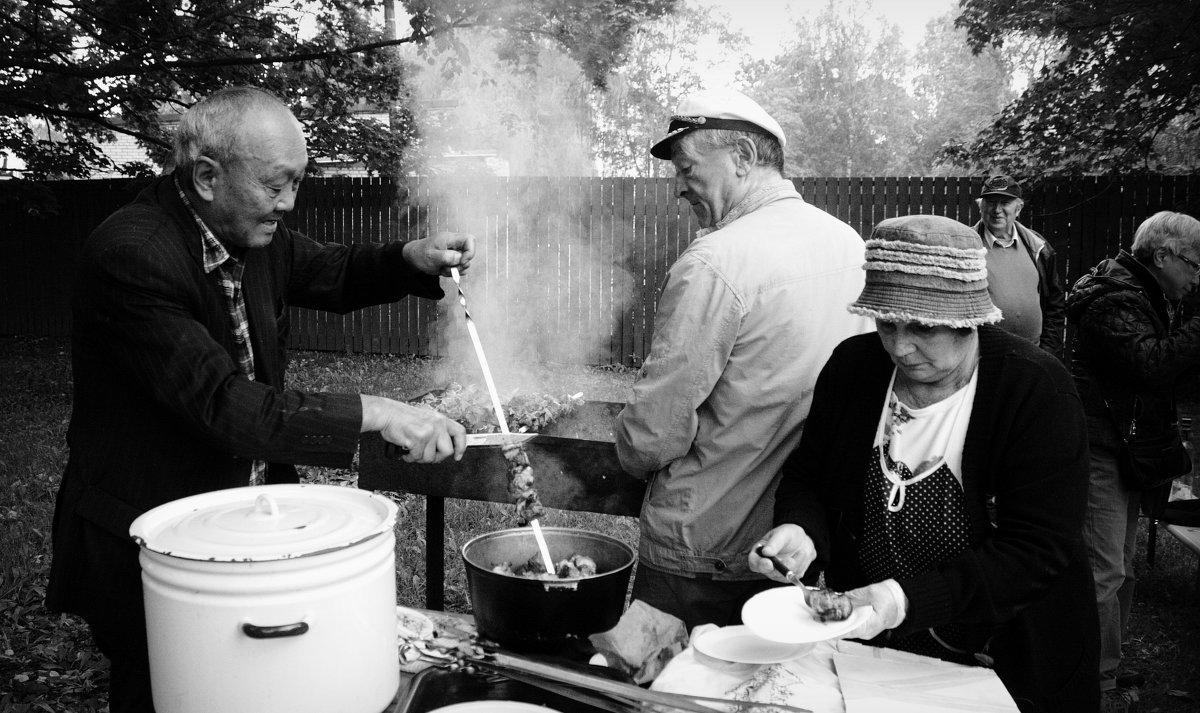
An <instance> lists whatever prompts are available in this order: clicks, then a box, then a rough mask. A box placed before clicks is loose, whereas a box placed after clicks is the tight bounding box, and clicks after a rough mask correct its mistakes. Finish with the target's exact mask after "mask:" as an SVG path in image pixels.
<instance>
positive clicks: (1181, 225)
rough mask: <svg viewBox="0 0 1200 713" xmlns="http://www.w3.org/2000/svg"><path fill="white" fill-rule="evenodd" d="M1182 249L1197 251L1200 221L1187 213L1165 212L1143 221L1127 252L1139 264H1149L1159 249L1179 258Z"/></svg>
mask: <svg viewBox="0 0 1200 713" xmlns="http://www.w3.org/2000/svg"><path fill="white" fill-rule="evenodd" d="M1185 247H1190V248H1192V249H1193V250H1200V220H1196V219H1195V218H1193V217H1192V216H1190V215H1188V214H1186V213H1174V212H1172V211H1169V210H1164V211H1159V212H1158V213H1155V214H1154V215H1152V216H1150V217H1149V218H1147V219H1145V220H1143V221H1142V224H1141V225H1139V226H1138V228H1137V231H1136V232H1135V233H1134V234H1133V246H1132V247H1131V248H1130V251H1131V252H1132V253H1133V257H1134V258H1135V259H1137V261H1138V262H1140V263H1143V264H1149V263H1150V260H1151V259H1152V257H1153V256H1154V251H1155V250H1158V249H1159V248H1166V249H1167V251H1168V252H1170V253H1171V254H1172V255H1178V254H1179V251H1180V250H1182V249H1183V248H1185Z"/></svg>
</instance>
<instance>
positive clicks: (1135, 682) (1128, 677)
mask: <svg viewBox="0 0 1200 713" xmlns="http://www.w3.org/2000/svg"><path fill="white" fill-rule="evenodd" d="M1145 685H1146V677H1145V676H1144V675H1142V673H1141V672H1140V671H1124V672H1121V673H1118V674H1117V688H1143V687H1144V686H1145Z"/></svg>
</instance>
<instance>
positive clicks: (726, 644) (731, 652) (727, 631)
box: [692, 626, 813, 663]
mask: <svg viewBox="0 0 1200 713" xmlns="http://www.w3.org/2000/svg"><path fill="white" fill-rule="evenodd" d="M692 645H693V646H695V647H696V650H697V651H699V652H700V653H702V654H704V655H706V656H712V657H713V658H715V659H721V660H722V661H733V662H734V663H780V662H783V661H791V660H792V659H794V658H799V657H800V656H803V655H804V654H806V653H808V652H809V651H812V648H813V645H812V644H781V643H779V642H778V641H768V640H766V639H764V638H762V637H760V636H755V634H754V632H752V631H750V629H749V628H748V627H745V626H726V627H722V628H720V629H713V630H712V631H706V632H704V633H703V634H701V635H700V636H698V637H696V640H695V641H694V642H692Z"/></svg>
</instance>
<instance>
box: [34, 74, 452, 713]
mask: <svg viewBox="0 0 1200 713" xmlns="http://www.w3.org/2000/svg"><path fill="white" fill-rule="evenodd" d="M301 128H302V127H301V126H300V123H299V122H298V121H296V119H295V118H294V117H293V116H292V114H291V112H290V111H289V110H288V108H287V107H286V106H285V105H284V104H282V103H281V102H280V101H279V100H278V99H276V98H275V97H273V96H271V95H269V94H267V93H266V92H262V91H260V90H257V89H254V88H250V87H235V88H231V89H225V90H221V91H219V92H217V93H216V94H214V95H212V96H210V97H208V98H206V99H205V100H203V101H201V102H199V103H198V104H197V105H196V106H194V107H192V109H190V110H189V111H188V113H187V114H185V115H184V116H183V118H182V120H181V121H180V127H179V129H178V131H177V133H176V169H175V170H174V171H173V172H172V173H170V174H167V175H165V176H162V177H160V178H158V179H156V180H155V181H154V182H152V183H151V184H150V185H149V186H148V187H146V189H145V190H143V191H142V193H141V194H140V195H139V196H138V197H137V199H136V200H135V201H134V202H133V203H131V204H129V205H127V206H125V207H123V208H121V209H120V210H118V211H117V212H116V213H114V214H113V215H112V216H111V217H110V218H109V219H108V220H106V221H105V222H104V223H103V224H102V225H101V226H100V227H99V228H97V229H96V231H95V232H94V233H93V234H92V235H91V236H90V237H89V239H88V241H87V243H86V245H85V247H84V251H83V258H82V266H81V269H80V273H79V278H78V280H77V283H76V286H75V292H74V295H73V311H72V314H73V326H72V335H71V359H72V366H73V376H74V381H75V394H74V404H73V406H74V408H73V413H72V414H71V424H70V427H69V429H68V431H67V444H68V445H69V446H70V449H71V454H70V459H69V460H68V462H67V468H66V473H65V474H64V475H63V480H62V485H61V487H60V489H59V492H58V505H57V509H56V511H55V515H54V559H53V562H52V566H51V571H50V583H49V587H48V590H47V601H46V603H47V605H48V606H49V607H50V608H51V609H53V610H56V611H64V612H71V613H74V614H78V615H80V616H82V617H83V618H84V619H85V620H86V621H87V623H88V624H89V626H90V627H91V630H92V635H93V637H94V638H95V639H96V643H97V644H98V645H99V647H100V650H101V651H103V652H104V654H105V655H106V656H108V658H109V659H110V660H111V663H112V667H111V672H110V681H111V684H110V700H109V708H110V710H111V711H112V712H113V713H125V712H127V711H139V712H144V711H152V710H153V703H152V701H151V690H150V674H149V663H148V660H147V650H146V628H145V618H144V616H143V611H142V606H143V605H142V584H141V577H140V568H139V564H138V548H137V546H136V545H135V544H134V543H133V541H132V540H131V539H130V537H129V526H130V524H131V523H132V522H133V520H134V519H135V518H136V517H138V516H139V515H140V514H142V513H144V512H146V511H147V510H150V509H151V508H153V507H155V506H157V505H160V504H162V503H165V502H168V501H171V500H175V499H178V498H182V497H185V496H189V495H195V494H199V493H203V492H207V491H212V490H218V489H224V488H233V487H238V486H243V485H249V484H259V483H281V482H282V483H286V482H296V481H297V479H298V476H297V472H296V469H295V468H294V467H293V464H298V463H304V464H309V465H325V466H338V467H346V466H349V465H350V463H351V459H352V457H353V455H354V452H355V449H356V448H357V444H358V435H359V433H360V432H364V431H378V432H380V435H381V436H382V437H383V438H384V439H385V440H387V441H390V442H393V443H396V444H397V445H400V446H403V447H406V448H408V450H409V453H410V454H411V455H410V456H409V458H411V459H412V460H420V461H428V462H432V461H437V460H442V459H444V458H447V457H450V456H451V455H453V456H454V457H456V458H461V457H462V453H463V448H464V447H465V445H466V443H465V436H464V431H463V428H462V427H461V426H460V425H458V424H457V423H455V422H453V421H451V420H450V419H447V418H445V417H444V416H441V415H440V414H437V413H435V412H433V411H431V410H428V409H418V408H416V407H414V406H411V405H408V404H404V403H400V402H396V401H392V400H389V399H385V398H382V397H379V396H373V395H367V394H361V395H360V394H335V393H310V392H301V391H296V390H293V389H288V388H287V387H286V382H285V378H284V371H285V368H286V364H287V355H286V353H285V350H284V345H285V344H286V341H287V334H288V308H289V307H290V306H292V305H295V306H300V307H307V308H311V309H322V310H329V311H334V312H343V313H344V312H348V311H350V310H355V309H358V308H361V307H365V306H367V305H372V304H379V303H383V302H390V301H394V300H398V299H400V298H402V297H404V296H405V295H415V296H419V297H426V298H431V299H436V298H439V297H441V296H442V289H441V287H440V286H439V283H438V277H437V276H438V274H440V273H441V272H442V271H443V270H448V269H449V268H450V267H451V266H457V267H459V268H465V267H466V265H467V263H468V262H469V261H470V258H471V256H472V254H473V252H474V239H473V238H470V236H450V235H448V234H447V235H442V236H438V237H434V238H426V239H422V240H414V241H410V242H406V243H400V242H394V243H388V244H374V245H358V246H353V247H347V246H343V245H322V244H319V243H317V242H314V241H313V240H310V239H309V238H307V237H305V236H303V235H301V234H299V233H295V232H292V231H291V230H289V229H288V228H287V227H286V226H285V225H284V223H283V216H284V214H286V213H287V212H288V211H290V210H291V209H292V207H293V206H294V202H295V197H296V192H297V190H298V189H299V186H300V183H301V180H302V178H303V176H304V171H305V168H306V166H307V164H308V154H307V151H306V147H305V141H304V136H303V133H302V131H301ZM183 645H186V644H183Z"/></svg>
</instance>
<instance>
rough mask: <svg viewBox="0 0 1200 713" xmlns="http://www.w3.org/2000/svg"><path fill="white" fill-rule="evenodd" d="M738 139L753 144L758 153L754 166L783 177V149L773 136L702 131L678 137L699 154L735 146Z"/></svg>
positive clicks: (732, 131) (747, 132)
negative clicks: (768, 169) (775, 172)
mask: <svg viewBox="0 0 1200 713" xmlns="http://www.w3.org/2000/svg"><path fill="white" fill-rule="evenodd" d="M738 139H746V140H748V141H750V143H752V144H754V148H755V150H756V151H757V153H758V162H757V163H756V164H755V165H757V166H768V167H771V168H774V169H775V170H777V171H779V175H781V176H782V175H783V147H782V146H780V145H779V139H777V138H775V137H774V136H770V135H767V134H759V133H756V132H753V131H734V130H732V129H704V130H700V131H689V132H688V133H686V134H684V135H683V136H681V137H679V140H680V141H681V142H683V141H686V142H688V143H687V144H685V146H686V147H687V148H689V149H690V150H692V151H696V152H699V153H703V152H705V151H711V150H713V149H718V148H722V147H725V146H735V145H736V144H737V142H738Z"/></svg>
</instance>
